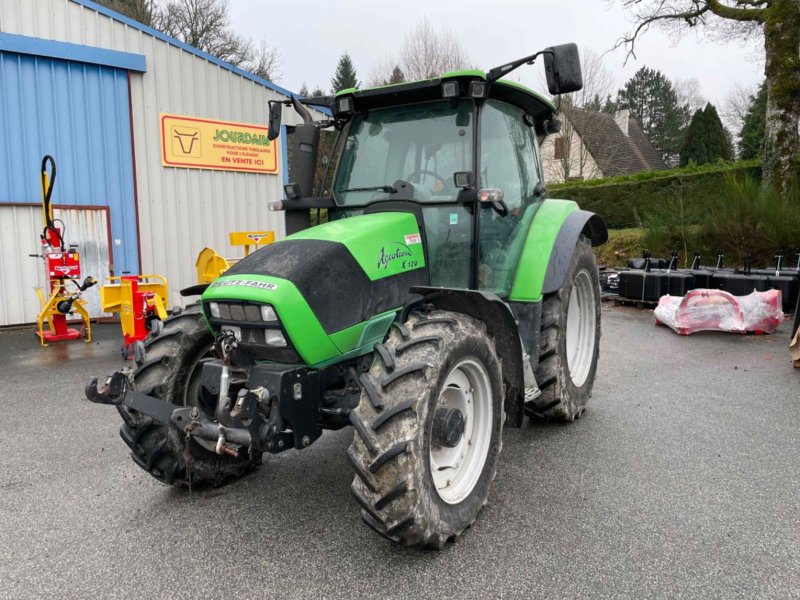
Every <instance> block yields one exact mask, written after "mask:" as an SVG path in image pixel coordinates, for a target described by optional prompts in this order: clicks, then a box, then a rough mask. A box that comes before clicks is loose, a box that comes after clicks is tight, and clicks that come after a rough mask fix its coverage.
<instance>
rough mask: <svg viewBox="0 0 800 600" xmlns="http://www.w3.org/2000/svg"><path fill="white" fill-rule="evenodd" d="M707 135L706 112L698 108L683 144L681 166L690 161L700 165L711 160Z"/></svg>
mask: <svg viewBox="0 0 800 600" xmlns="http://www.w3.org/2000/svg"><path fill="white" fill-rule="evenodd" d="M707 137H708V136H707V135H706V119H705V114H704V113H703V111H702V110H697V111H695V113H694V115H693V116H692V121H691V122H690V123H689V127H688V128H687V129H686V137H685V138H684V140H683V145H682V146H681V153H680V162H679V164H680V166H681V167H685V166H686V165H687V164H689V161H692V162H694V163H695V164H698V165H703V164H705V163H707V162H709V160H708V145H707Z"/></svg>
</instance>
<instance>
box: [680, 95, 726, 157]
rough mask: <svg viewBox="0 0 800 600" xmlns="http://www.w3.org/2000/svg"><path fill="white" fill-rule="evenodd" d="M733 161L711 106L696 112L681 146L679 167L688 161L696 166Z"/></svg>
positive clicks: (724, 132)
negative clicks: (719, 161) (720, 161)
mask: <svg viewBox="0 0 800 600" xmlns="http://www.w3.org/2000/svg"><path fill="white" fill-rule="evenodd" d="M718 160H733V147H732V146H731V142H730V139H729V138H728V134H727V132H726V131H725V127H723V125H722V121H721V120H720V118H719V114H717V109H716V108H715V107H714V105H713V104H711V103H708V104H706V107H705V109H703V110H699V109H698V110H697V111H696V112H695V113H694V116H693V117H692V122H691V123H690V124H689V127H688V129H687V130H686V137H685V138H684V140H683V145H682V146H681V155H680V166H682V167H684V166H686V165H687V164H688V163H689V161H692V162H694V163H695V164H698V165H704V164H706V163H713V162H717V161H718Z"/></svg>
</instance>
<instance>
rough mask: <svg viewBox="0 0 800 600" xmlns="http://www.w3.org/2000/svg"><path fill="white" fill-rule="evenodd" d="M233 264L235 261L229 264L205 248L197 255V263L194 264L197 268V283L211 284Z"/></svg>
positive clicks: (226, 260) (225, 259) (214, 252)
mask: <svg viewBox="0 0 800 600" xmlns="http://www.w3.org/2000/svg"><path fill="white" fill-rule="evenodd" d="M233 262H235V261H232V262H229V261H228V259H227V258H223V257H221V256H220V255H219V254H217V253H216V251H214V250H212V249H211V248H203V249H202V250H201V251H200V254H198V255H197V262H195V263H194V266H195V267H197V283H200V284H203V283H211V282H212V281H214V280H215V279H216V278H217V277H219V276H220V275H222V274H223V273H224V272H225V271H227V270H228V269H230V268H231V265H232V264H233Z"/></svg>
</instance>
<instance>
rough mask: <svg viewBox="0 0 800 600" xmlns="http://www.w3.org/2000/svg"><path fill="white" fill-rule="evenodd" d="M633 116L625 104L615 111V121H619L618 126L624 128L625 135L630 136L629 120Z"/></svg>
mask: <svg viewBox="0 0 800 600" xmlns="http://www.w3.org/2000/svg"><path fill="white" fill-rule="evenodd" d="M630 118H631V111H630V109H629V108H628V107H627V106H625V105H624V104H623V105H622V106H620V107H619V108H618V109H617V112H615V113H614V121H616V122H617V127H619V128H620V129H621V130H622V133H623V134H624V135H625V137H628V121H629V120H630Z"/></svg>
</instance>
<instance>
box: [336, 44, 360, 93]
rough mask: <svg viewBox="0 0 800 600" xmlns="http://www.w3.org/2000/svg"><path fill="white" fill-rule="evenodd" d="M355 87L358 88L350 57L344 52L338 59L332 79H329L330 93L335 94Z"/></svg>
mask: <svg viewBox="0 0 800 600" xmlns="http://www.w3.org/2000/svg"><path fill="white" fill-rule="evenodd" d="M355 87H358V77H357V76H356V69H355V67H354V66H353V61H352V60H351V59H350V55H349V54H348V53H347V52H345V53H344V54H342V56H341V58H339V64H338V65H336V72H335V73H334V74H333V79H331V91H332V92H333V93H334V94H335V93H336V92H338V91H340V90H345V89H348V88H355Z"/></svg>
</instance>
